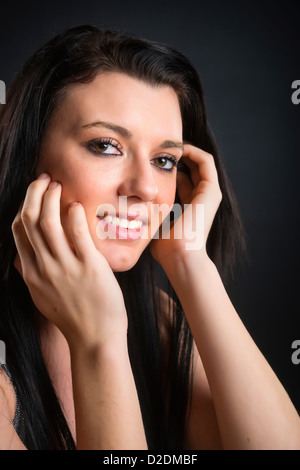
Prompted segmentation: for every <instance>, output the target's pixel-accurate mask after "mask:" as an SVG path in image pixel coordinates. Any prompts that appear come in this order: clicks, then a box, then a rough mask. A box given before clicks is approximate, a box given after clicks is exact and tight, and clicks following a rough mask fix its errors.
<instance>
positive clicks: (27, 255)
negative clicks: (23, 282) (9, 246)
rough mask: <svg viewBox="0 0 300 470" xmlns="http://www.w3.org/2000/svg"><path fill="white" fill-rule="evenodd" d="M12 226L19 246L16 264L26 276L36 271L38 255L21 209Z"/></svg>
mask: <svg viewBox="0 0 300 470" xmlns="http://www.w3.org/2000/svg"><path fill="white" fill-rule="evenodd" d="M11 228H12V233H13V237H14V240H15V245H16V248H17V256H16V258H15V261H14V266H15V267H16V269H17V270H18V271H19V273H20V274H21V276H22V277H23V278H24V277H27V274H28V273H31V274H33V273H34V272H35V271H36V256H35V253H34V250H33V248H32V246H31V243H30V241H29V240H28V237H27V234H26V232H25V229H24V226H23V223H22V220H21V211H19V212H18V213H17V215H16V217H15V219H14V221H13V223H12V226H11Z"/></svg>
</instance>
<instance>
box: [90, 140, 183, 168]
mask: <svg viewBox="0 0 300 470" xmlns="http://www.w3.org/2000/svg"><path fill="white" fill-rule="evenodd" d="M99 144H104V145H111V146H112V147H114V148H116V149H117V150H118V151H119V152H121V149H122V147H121V145H120V144H119V143H118V142H117V141H116V140H114V139H111V138H103V139H95V140H89V141H88V142H87V148H88V150H89V151H90V152H92V153H93V154H94V155H97V156H99V155H101V154H102V155H106V156H109V157H119V156H120V155H118V154H109V153H105V154H103V153H102V152H100V151H99V150H96V146H97V145H99ZM156 158H157V159H158V158H165V159H166V160H168V161H170V162H171V163H172V164H173V167H172V168H161V167H159V166H158V165H155V166H156V168H158V169H159V170H162V171H166V172H167V173H172V172H173V171H174V170H175V168H176V167H177V165H178V161H177V159H176V158H175V157H173V155H159V156H158V157H156Z"/></svg>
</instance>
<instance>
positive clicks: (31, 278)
mask: <svg viewBox="0 0 300 470" xmlns="http://www.w3.org/2000/svg"><path fill="white" fill-rule="evenodd" d="M23 279H24V282H25V283H26V284H27V286H31V287H33V286H35V285H36V276H35V274H34V272H33V270H32V269H29V268H27V267H26V266H24V268H23Z"/></svg>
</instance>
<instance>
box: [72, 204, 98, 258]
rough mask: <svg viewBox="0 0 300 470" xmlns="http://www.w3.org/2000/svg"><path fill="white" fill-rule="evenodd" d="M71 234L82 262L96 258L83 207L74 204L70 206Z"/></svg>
mask: <svg viewBox="0 0 300 470" xmlns="http://www.w3.org/2000/svg"><path fill="white" fill-rule="evenodd" d="M68 214H69V233H70V237H71V239H72V242H73V244H74V249H75V252H76V255H77V257H78V259H79V260H80V261H87V260H88V259H94V257H95V245H94V242H93V240H92V238H91V235H90V231H89V227H88V223H87V220H86V216H85V212H84V208H83V206H82V205H81V204H80V203H79V202H72V203H71V204H70V206H69V212H68Z"/></svg>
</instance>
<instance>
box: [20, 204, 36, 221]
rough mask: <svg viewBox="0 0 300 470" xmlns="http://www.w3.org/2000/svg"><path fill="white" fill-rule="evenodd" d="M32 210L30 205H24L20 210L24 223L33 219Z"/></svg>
mask: <svg viewBox="0 0 300 470" xmlns="http://www.w3.org/2000/svg"><path fill="white" fill-rule="evenodd" d="M34 218H35V217H34V211H33V209H32V208H31V207H25V208H24V209H23V210H22V212H21V220H22V222H23V224H24V225H26V224H30V223H32V222H33V221H34Z"/></svg>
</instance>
